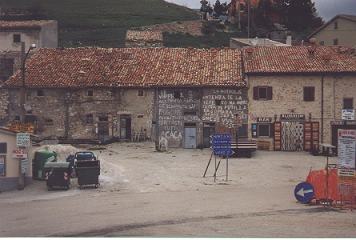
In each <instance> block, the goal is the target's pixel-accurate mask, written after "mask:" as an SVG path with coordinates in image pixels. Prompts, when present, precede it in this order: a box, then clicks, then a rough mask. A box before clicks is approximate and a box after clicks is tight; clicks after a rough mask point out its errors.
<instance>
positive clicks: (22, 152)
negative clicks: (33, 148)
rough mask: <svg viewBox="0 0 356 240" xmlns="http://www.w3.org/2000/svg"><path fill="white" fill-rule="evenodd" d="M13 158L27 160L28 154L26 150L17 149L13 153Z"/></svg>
mask: <svg viewBox="0 0 356 240" xmlns="http://www.w3.org/2000/svg"><path fill="white" fill-rule="evenodd" d="M12 157H13V158H19V159H21V158H27V152H26V150H25V149H21V148H18V149H15V150H14V151H13V152H12Z"/></svg>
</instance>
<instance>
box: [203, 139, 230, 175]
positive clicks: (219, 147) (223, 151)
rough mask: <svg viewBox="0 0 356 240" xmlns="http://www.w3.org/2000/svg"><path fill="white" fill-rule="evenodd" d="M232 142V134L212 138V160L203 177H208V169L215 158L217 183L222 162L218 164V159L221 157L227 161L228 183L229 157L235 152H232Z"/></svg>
mask: <svg viewBox="0 0 356 240" xmlns="http://www.w3.org/2000/svg"><path fill="white" fill-rule="evenodd" d="M231 140H232V137H231V135H230V134H215V135H213V136H212V137H211V148H212V150H213V151H212V153H211V155H210V159H209V162H208V165H207V166H206V168H205V172H204V175H203V177H205V176H206V173H207V171H208V168H209V166H210V163H211V160H212V158H213V156H214V160H215V168H214V182H215V181H216V173H217V171H218V169H219V166H220V162H221V160H220V161H219V162H218V164H217V163H216V157H221V158H225V159H226V181H228V176H229V157H230V156H231V155H233V151H232V150H231Z"/></svg>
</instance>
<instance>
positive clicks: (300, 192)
mask: <svg viewBox="0 0 356 240" xmlns="http://www.w3.org/2000/svg"><path fill="white" fill-rule="evenodd" d="M294 196H295V198H296V199H297V200H298V202H301V203H304V204H306V203H310V201H311V200H312V199H313V198H314V187H313V185H311V184H310V183H308V182H301V183H299V184H298V185H297V186H296V187H295V189H294Z"/></svg>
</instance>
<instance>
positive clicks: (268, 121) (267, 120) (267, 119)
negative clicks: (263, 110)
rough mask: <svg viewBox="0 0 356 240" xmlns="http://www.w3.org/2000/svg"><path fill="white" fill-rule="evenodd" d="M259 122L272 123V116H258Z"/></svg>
mask: <svg viewBox="0 0 356 240" xmlns="http://www.w3.org/2000/svg"><path fill="white" fill-rule="evenodd" d="M257 122H258V123H270V122H272V118H271V117H258V118H257Z"/></svg>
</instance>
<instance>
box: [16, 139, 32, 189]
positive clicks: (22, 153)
mask: <svg viewBox="0 0 356 240" xmlns="http://www.w3.org/2000/svg"><path fill="white" fill-rule="evenodd" d="M16 145H17V147H18V149H16V150H14V152H13V157H14V158H18V159H19V184H18V189H19V190H22V189H24V188H25V175H26V171H27V168H28V155H27V151H28V150H27V149H28V147H30V145H31V136H30V134H28V133H18V134H16Z"/></svg>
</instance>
